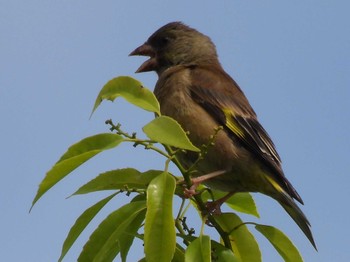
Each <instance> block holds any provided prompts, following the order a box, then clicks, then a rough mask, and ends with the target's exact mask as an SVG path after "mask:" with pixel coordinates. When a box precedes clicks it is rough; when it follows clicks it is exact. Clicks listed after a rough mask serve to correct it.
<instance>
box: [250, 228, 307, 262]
mask: <svg viewBox="0 0 350 262" xmlns="http://www.w3.org/2000/svg"><path fill="white" fill-rule="evenodd" d="M255 228H256V230H258V231H259V232H260V233H261V234H263V235H264V236H265V237H266V238H267V240H269V241H270V243H271V244H272V245H273V246H274V248H275V249H276V250H277V252H278V253H279V254H280V255H281V256H282V257H283V259H284V261H287V262H302V261H303V259H302V257H301V255H300V253H299V251H298V249H297V248H296V247H295V246H294V244H293V243H292V241H291V240H290V239H289V238H288V237H287V236H286V235H285V234H284V233H283V232H282V231H280V230H279V229H277V228H275V227H273V226H266V225H256V226H255Z"/></svg>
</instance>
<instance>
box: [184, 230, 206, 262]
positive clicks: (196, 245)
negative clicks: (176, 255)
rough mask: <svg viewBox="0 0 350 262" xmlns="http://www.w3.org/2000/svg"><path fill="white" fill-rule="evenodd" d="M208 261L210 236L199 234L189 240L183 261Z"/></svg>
mask: <svg viewBox="0 0 350 262" xmlns="http://www.w3.org/2000/svg"><path fill="white" fill-rule="evenodd" d="M193 261H196V262H210V261H211V243H210V237H209V236H205V235H201V236H199V237H198V238H197V239H195V240H194V241H192V242H191V244H190V245H189V246H188V247H187V249H186V252H185V262H193Z"/></svg>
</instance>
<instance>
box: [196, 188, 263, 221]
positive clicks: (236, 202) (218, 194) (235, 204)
mask: <svg viewBox="0 0 350 262" xmlns="http://www.w3.org/2000/svg"><path fill="white" fill-rule="evenodd" d="M211 193H212V194H209V192H208V191H205V192H203V193H202V195H201V196H202V199H203V201H204V202H206V201H208V200H213V199H212V197H211V196H212V195H213V196H214V200H218V199H220V198H222V197H224V196H225V195H226V194H227V192H222V191H217V190H213V189H211ZM225 203H226V204H227V205H228V206H229V207H230V208H232V209H234V210H236V211H239V212H241V213H245V214H248V215H253V216H256V217H259V213H258V209H257V207H256V205H255V201H254V199H253V197H252V195H251V194H250V193H235V194H234V195H233V196H232V197H230V198H229V199H228V200H226V202H225Z"/></svg>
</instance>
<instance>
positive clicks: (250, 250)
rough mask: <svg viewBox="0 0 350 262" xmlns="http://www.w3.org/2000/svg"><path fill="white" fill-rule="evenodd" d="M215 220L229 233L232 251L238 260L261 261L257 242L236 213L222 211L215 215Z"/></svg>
mask: <svg viewBox="0 0 350 262" xmlns="http://www.w3.org/2000/svg"><path fill="white" fill-rule="evenodd" d="M215 220H216V221H217V222H218V223H219V224H220V226H221V227H222V228H223V229H224V230H225V231H226V232H228V233H229V234H230V235H229V238H230V241H231V245H232V249H233V253H234V254H235V256H236V257H237V258H238V259H239V261H257V262H258V261H261V253H260V249H259V245H258V243H257V242H256V240H255V238H254V236H253V235H252V233H250V231H249V230H248V228H247V226H246V225H244V224H243V222H242V220H241V219H240V218H239V217H238V216H237V215H236V214H233V213H222V214H220V215H215Z"/></svg>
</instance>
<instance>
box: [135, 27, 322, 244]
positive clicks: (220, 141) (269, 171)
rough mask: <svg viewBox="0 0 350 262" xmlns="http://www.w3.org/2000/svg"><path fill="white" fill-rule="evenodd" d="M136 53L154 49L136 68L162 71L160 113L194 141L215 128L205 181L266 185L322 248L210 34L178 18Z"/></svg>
mask: <svg viewBox="0 0 350 262" xmlns="http://www.w3.org/2000/svg"><path fill="white" fill-rule="evenodd" d="M130 55H141V56H148V57H150V58H149V59H148V60H147V61H145V62H144V63H143V64H142V65H141V66H140V67H139V68H138V70H137V71H136V72H148V71H155V72H156V73H157V74H158V81H157V83H156V86H155V89H154V94H155V95H156V97H157V99H158V100H159V103H160V110H161V113H162V114H163V115H166V116H169V117H172V118H173V119H175V120H176V121H177V122H178V123H179V124H180V125H181V126H182V127H183V129H184V130H185V131H188V132H189V137H190V139H191V141H192V143H193V144H194V145H196V146H197V147H201V146H202V145H208V143H209V142H210V141H211V139H212V138H213V135H214V134H215V138H214V141H213V145H212V146H209V148H208V152H207V154H206V155H205V156H204V159H202V160H201V161H199V162H198V163H197V166H196V167H197V171H198V172H197V173H196V174H195V176H197V177H198V178H200V177H201V176H204V177H206V179H203V183H204V184H206V185H207V186H209V187H211V188H213V189H217V190H221V191H225V192H229V194H230V195H232V194H234V193H236V192H260V193H262V194H265V195H268V196H270V197H272V198H273V199H275V200H277V201H278V202H279V203H280V204H281V205H282V207H283V208H284V209H285V210H286V211H287V213H288V214H289V215H290V216H291V217H292V218H293V220H294V221H295V222H296V224H297V225H298V226H299V227H300V228H301V230H302V231H303V232H304V234H305V235H306V237H307V238H308V239H309V241H310V242H311V244H312V245H313V246H314V247H315V249H316V244H315V241H314V239H313V236H312V233H311V230H310V223H309V221H308V220H307V218H306V216H305V215H304V213H303V212H302V211H301V209H300V208H299V207H298V205H297V204H296V202H295V201H294V200H296V201H298V202H299V203H301V204H303V201H302V199H301V197H300V196H299V194H298V193H297V191H296V190H295V189H294V187H293V186H292V184H291V183H290V182H289V181H288V179H287V178H286V177H285V175H284V173H283V170H282V167H281V159H280V157H279V155H278V153H277V151H276V149H275V146H274V144H273V142H272V140H271V138H270V136H269V135H268V134H267V132H266V131H265V129H264V128H263V127H262V126H261V124H260V123H259V122H258V119H257V116H256V114H255V112H254V110H253V109H252V107H251V106H250V104H249V102H248V100H247V98H246V96H245V95H244V93H243V92H242V90H241V89H240V87H239V86H238V84H237V83H236V82H235V81H234V80H233V79H232V78H231V77H230V76H229V75H228V74H227V73H226V72H225V71H224V69H223V68H222V66H221V64H220V62H219V60H218V55H217V52H216V47H215V45H214V44H213V42H212V41H211V39H210V38H209V37H208V36H206V35H204V34H202V33H200V32H198V31H197V30H195V29H193V28H190V27H189V26H187V25H185V24H183V23H181V22H172V23H169V24H166V25H165V26H163V27H161V28H160V29H158V30H157V31H156V32H155V33H153V34H152V35H151V36H150V37H149V38H148V40H147V41H146V42H145V43H144V44H143V45H141V46H139V47H138V48H136V49H135V50H134V51H133V52H131V53H130ZM219 127H221V128H222V129H221V130H219V131H217V130H218V128H219ZM215 130H216V131H215ZM197 158H198V155H197V154H196V153H194V152H187V153H182V154H181V155H180V156H179V159H180V161H181V163H182V164H183V165H184V166H185V167H190V166H191V165H192V164H193V163H194V162H195V161H196V160H197Z"/></svg>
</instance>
